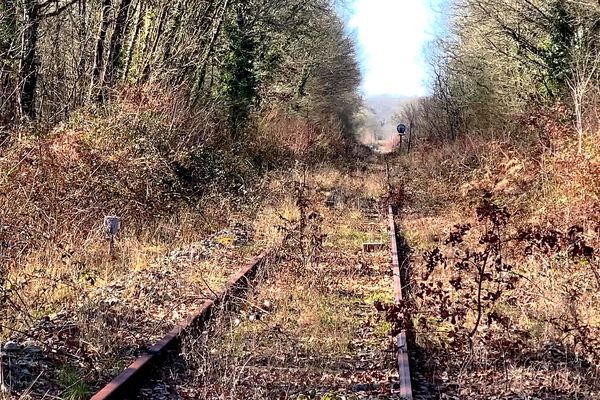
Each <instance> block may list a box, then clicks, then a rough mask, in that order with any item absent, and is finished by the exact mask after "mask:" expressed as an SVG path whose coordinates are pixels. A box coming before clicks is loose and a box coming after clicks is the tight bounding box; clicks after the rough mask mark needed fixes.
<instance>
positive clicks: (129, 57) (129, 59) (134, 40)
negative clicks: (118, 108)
mask: <svg viewBox="0 0 600 400" xmlns="http://www.w3.org/2000/svg"><path fill="white" fill-rule="evenodd" d="M138 3H139V9H138V15H137V20H136V23H135V30H134V31H133V36H132V37H131V42H130V43H129V49H128V50H127V59H126V60H125V68H124V72H123V79H124V80H127V79H128V78H129V71H130V69H131V62H132V60H133V53H134V51H135V48H136V46H137V42H138V38H139V36H140V31H141V29H142V22H143V20H144V15H145V7H144V4H143V3H142V2H138Z"/></svg>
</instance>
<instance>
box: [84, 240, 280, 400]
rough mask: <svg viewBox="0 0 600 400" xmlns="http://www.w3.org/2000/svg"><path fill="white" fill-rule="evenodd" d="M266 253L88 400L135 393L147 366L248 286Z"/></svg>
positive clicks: (113, 398) (110, 399)
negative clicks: (219, 305)
mask: <svg viewBox="0 0 600 400" xmlns="http://www.w3.org/2000/svg"><path fill="white" fill-rule="evenodd" d="M270 252H271V251H270V250H267V251H264V252H263V253H262V254H260V255H259V256H258V257H256V258H254V259H253V260H252V261H251V262H250V263H249V264H248V265H247V266H245V267H244V268H242V269H241V270H239V271H238V272H237V273H236V274H235V275H233V276H232V277H231V278H230V279H229V280H228V282H227V284H226V285H225V286H224V287H223V288H222V289H221V291H220V292H219V293H217V295H216V296H215V298H214V299H211V300H206V301H205V302H204V303H203V304H202V305H201V306H200V307H199V308H198V309H196V310H195V311H194V312H193V313H192V314H191V315H190V316H188V317H187V318H185V319H184V320H182V321H180V322H179V323H178V324H177V325H176V326H175V327H174V328H173V329H172V330H171V331H170V332H169V333H168V334H166V335H165V336H164V337H163V338H162V339H160V340H159V341H158V342H156V344H155V345H154V346H152V347H150V348H149V349H148V350H147V351H146V353H145V354H143V355H142V356H140V357H138V358H137V359H136V360H135V361H134V362H133V363H132V364H131V365H129V367H127V368H126V369H125V370H124V371H123V372H121V373H120V374H119V375H118V376H117V377H115V378H114V379H113V380H112V381H111V382H109V383H108V384H107V385H106V386H104V387H103V388H102V389H100V390H99V391H98V392H97V393H96V394H95V395H94V396H92V398H91V400H117V399H121V400H122V399H126V398H127V397H128V396H130V395H133V394H135V391H136V390H137V389H138V387H139V386H140V385H141V384H142V383H143V381H144V380H145V379H146V378H148V376H149V375H150V374H151V373H152V368H151V367H152V366H156V365H158V364H159V363H160V361H161V359H162V358H164V356H165V354H166V353H167V351H168V350H170V349H174V348H176V347H177V345H178V344H179V342H180V339H181V337H182V335H183V334H184V333H185V332H187V331H189V330H190V329H191V328H193V327H201V326H202V325H203V324H205V323H206V322H207V321H208V320H209V319H210V317H211V314H212V312H213V311H214V309H215V306H216V305H218V304H220V303H222V302H223V301H224V300H225V298H226V297H227V296H229V295H231V294H233V293H234V292H236V291H240V290H243V289H245V288H247V287H248V286H249V284H250V281H251V279H252V278H254V276H256V273H257V272H258V269H259V268H260V267H261V266H262V265H263V264H264V262H265V260H266V259H267V257H268V256H269V254H270Z"/></svg>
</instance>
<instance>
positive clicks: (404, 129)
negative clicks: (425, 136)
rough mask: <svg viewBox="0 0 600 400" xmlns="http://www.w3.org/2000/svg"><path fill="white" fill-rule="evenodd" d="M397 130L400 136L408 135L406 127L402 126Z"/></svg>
mask: <svg viewBox="0 0 600 400" xmlns="http://www.w3.org/2000/svg"><path fill="white" fill-rule="evenodd" d="M396 130H397V131H398V133H399V134H401V135H404V133H406V125H404V124H400V125H398V126H397V127H396Z"/></svg>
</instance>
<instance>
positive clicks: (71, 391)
mask: <svg viewBox="0 0 600 400" xmlns="http://www.w3.org/2000/svg"><path fill="white" fill-rule="evenodd" d="M58 384H59V385H60V386H61V388H62V390H63V392H62V398H64V399H65V400H84V399H87V398H88V397H89V395H90V387H89V386H88V384H87V383H86V382H85V381H84V379H83V376H82V374H81V372H80V371H78V370H77V369H75V368H73V367H72V366H70V365H63V366H62V367H61V368H60V369H59V370H58Z"/></svg>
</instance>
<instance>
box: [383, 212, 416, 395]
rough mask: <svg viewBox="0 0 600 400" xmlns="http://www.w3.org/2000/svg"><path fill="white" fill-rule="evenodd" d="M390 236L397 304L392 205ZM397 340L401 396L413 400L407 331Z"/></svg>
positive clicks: (398, 283)
mask: <svg viewBox="0 0 600 400" xmlns="http://www.w3.org/2000/svg"><path fill="white" fill-rule="evenodd" d="M388 214H389V217H388V222H389V234H390V243H391V251H392V273H393V277H394V301H395V303H396V304H400V303H401V302H402V278H401V275H400V261H399V258H398V234H397V229H396V220H395V219H394V209H393V207H392V205H389V208H388ZM395 340H396V348H397V349H396V351H397V353H396V363H397V365H398V374H399V378H400V382H399V385H400V387H399V389H400V393H399V394H400V396H402V397H403V398H404V399H405V400H412V399H413V394H412V384H411V379H410V365H409V358H408V344H407V340H406V330H402V331H401V332H400V333H399V334H398V335H397V336H396V338H395Z"/></svg>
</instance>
